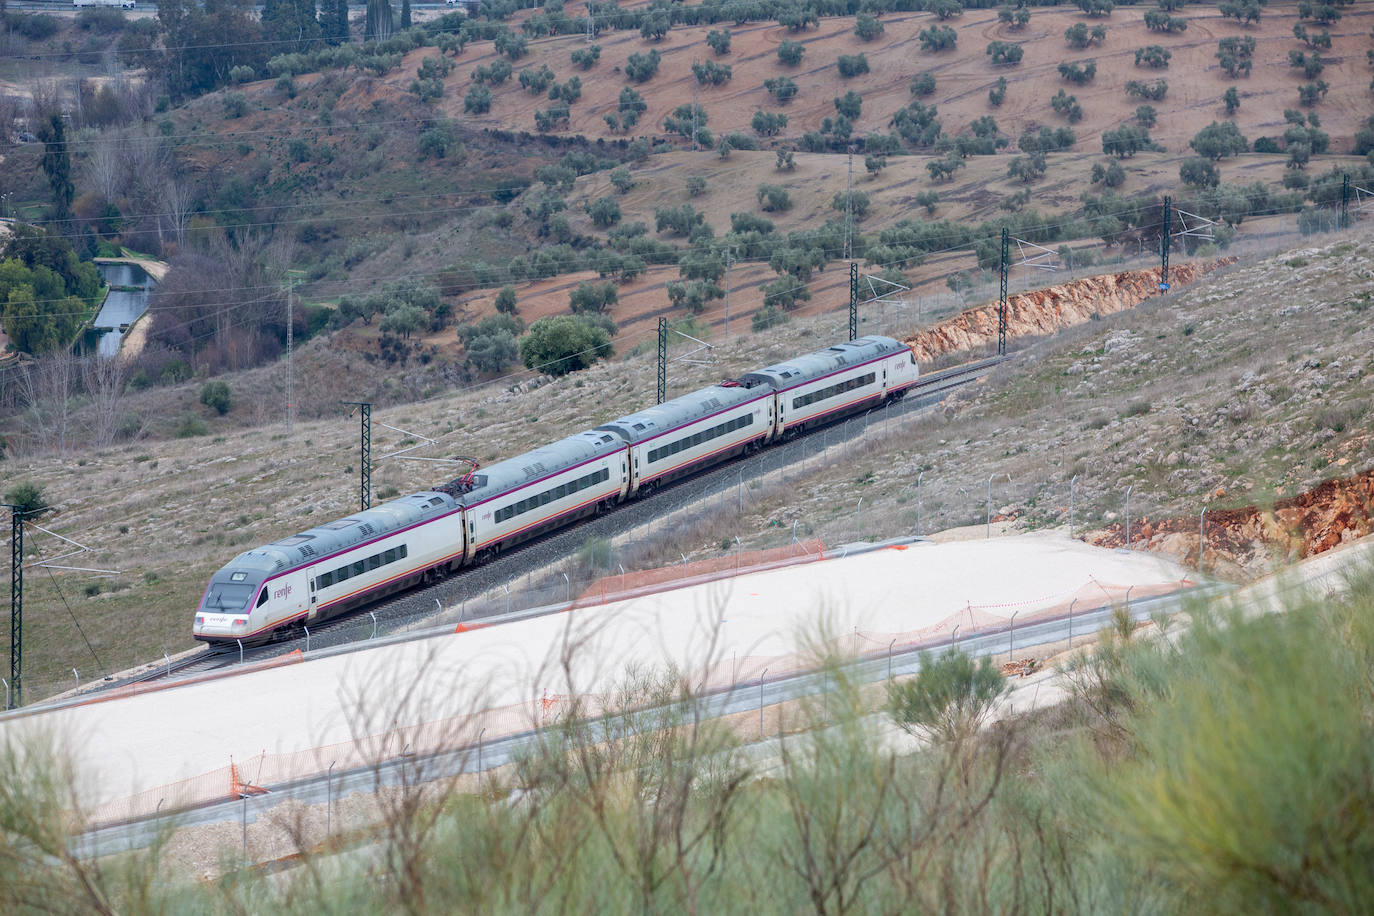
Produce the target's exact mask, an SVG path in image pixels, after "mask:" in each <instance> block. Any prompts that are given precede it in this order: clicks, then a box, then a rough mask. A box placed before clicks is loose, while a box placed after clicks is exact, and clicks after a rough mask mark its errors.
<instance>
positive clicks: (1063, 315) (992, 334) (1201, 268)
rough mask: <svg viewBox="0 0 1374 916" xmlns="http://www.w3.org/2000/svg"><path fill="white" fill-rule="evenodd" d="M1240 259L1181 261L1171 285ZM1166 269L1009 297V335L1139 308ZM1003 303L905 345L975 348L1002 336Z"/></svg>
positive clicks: (921, 349) (930, 350)
mask: <svg viewBox="0 0 1374 916" xmlns="http://www.w3.org/2000/svg"><path fill="white" fill-rule="evenodd" d="M1236 260H1237V259H1236V258H1234V257H1228V258H1219V259H1217V260H1215V261H1202V262H1198V263H1193V264H1178V265H1175V266H1173V267H1171V268H1170V270H1169V283H1170V286H1171V287H1177V286H1182V285H1184V284H1187V283H1191V282H1193V281H1194V280H1196V279H1197V278H1198V277H1201V276H1203V275H1204V274H1208V273H1211V272H1212V271H1214V270H1216V269H1217V268H1219V267H1224V266H1226V265H1228V264H1234V263H1235V262H1236ZM1160 275H1161V270H1160V268H1158V267H1152V268H1149V269H1145V270H1127V271H1123V272H1121V273H1116V274H1103V275H1101V276H1097V277H1084V278H1083V279H1082V280H1074V281H1073V282H1071V283H1065V284H1062V285H1059V286H1047V287H1045V288H1044V289H1037V290H1031V291H1030V292H1026V293H1021V294H1019V295H1015V296H1009V297H1008V298H1007V334H1008V336H1010V337H1025V336H1038V335H1043V334H1053V333H1055V331H1057V330H1059V329H1060V328H1064V327H1068V326H1069V325H1072V324H1081V323H1082V322H1085V321H1090V320H1092V318H1093V317H1094V316H1095V315H1110V314H1113V313H1116V312H1122V311H1125V310H1126V309H1130V308H1134V307H1135V306H1137V305H1139V304H1140V303H1142V302H1144V301H1145V300H1146V299H1148V298H1149V297H1150V296H1154V295H1158V293H1159V281H1160ZM997 312H998V305H997V303H990V304H988V305H980V306H978V307H976V308H971V309H969V310H967V311H965V312H961V313H960V314H958V315H956V316H954V317H953V318H951V319H949V320H947V321H942V322H940V323H939V324H937V325H936V326H935V327H933V328H929V329H928V330H924V331H921V332H920V333H918V334H916V335H915V336H913V337H909V338H907V339H906V340H905V341H903V342H904V343H906V344H907V345H909V346H910V347H911V349H912V351H913V352H914V353H915V354H916V358H917V359H918V360H921V361H930V360H933V359H935V358H936V357H938V356H942V355H944V354H946V353H953V352H957V351H960V350H972V349H975V348H977V347H981V346H984V345H986V344H989V343H993V342H995V341H996V340H997Z"/></svg>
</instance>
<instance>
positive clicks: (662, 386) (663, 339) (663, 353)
mask: <svg viewBox="0 0 1374 916" xmlns="http://www.w3.org/2000/svg"><path fill="white" fill-rule="evenodd" d="M667 397H668V319H667V318H660V319H658V401H657V403H659V404H662V403H663V402H664V400H665V399H666V398H667Z"/></svg>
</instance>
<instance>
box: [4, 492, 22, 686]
mask: <svg viewBox="0 0 1374 916" xmlns="http://www.w3.org/2000/svg"><path fill="white" fill-rule="evenodd" d="M0 505H4V507H5V508H7V509H9V510H10V687H11V689H12V691H13V697H12V699H11V701H10V708H11V709H14V708H16V707H17V706H19V704H20V690H21V689H22V684H21V680H20V678H21V677H22V675H23V670H24V510H23V508H21V507H19V506H13V505H9V504H7V503H5V504H0Z"/></svg>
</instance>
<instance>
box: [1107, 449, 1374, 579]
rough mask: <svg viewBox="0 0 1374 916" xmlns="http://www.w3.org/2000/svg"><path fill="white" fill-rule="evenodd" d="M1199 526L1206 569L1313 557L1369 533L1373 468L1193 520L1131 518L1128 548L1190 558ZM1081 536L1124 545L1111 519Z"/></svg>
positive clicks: (1121, 530)
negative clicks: (1264, 503) (1265, 503)
mask: <svg viewBox="0 0 1374 916" xmlns="http://www.w3.org/2000/svg"><path fill="white" fill-rule="evenodd" d="M1216 495H1218V496H1224V495H1225V494H1224V493H1219V494H1216ZM1200 522H1201V525H1200V524H1199V523H1200ZM1199 527H1201V528H1202V529H1203V532H1204V534H1203V539H1204V541H1205V550H1204V553H1203V557H1202V561H1203V564H1204V565H1207V566H1222V567H1226V566H1234V567H1237V568H1240V569H1249V570H1255V571H1262V570H1257V569H1256V567H1262V568H1267V567H1268V565H1269V564H1270V563H1272V562H1273V561H1274V560H1279V561H1283V560H1289V561H1293V560H1302V559H1305V558H1307V557H1311V556H1315V555H1317V554H1319V553H1323V552H1325V551H1327V550H1330V549H1331V548H1333V547H1337V546H1339V545H1341V544H1343V543H1345V542H1346V541H1351V540H1354V539H1356V538H1360V537H1363V536H1365V535H1367V534H1369V533H1370V532H1371V531H1374V470H1369V471H1363V472H1361V473H1359V474H1355V475H1353V476H1351V477H1333V478H1331V479H1330V480H1325V481H1323V482H1322V483H1320V484H1318V485H1317V486H1316V487H1314V488H1313V489H1311V490H1308V491H1307V492H1305V493H1299V494H1297V495H1296V496H1291V497H1287V498H1285V499H1280V500H1278V501H1277V502H1275V503H1274V504H1273V505H1272V506H1242V507H1240V508H1237V509H1216V510H1209V511H1208V512H1207V514H1206V516H1205V517H1203V518H1201V519H1199V517H1197V516H1190V517H1186V518H1180V517H1171V518H1162V519H1150V518H1148V517H1147V518H1142V519H1140V520H1139V521H1138V522H1133V523H1132V526H1131V535H1130V536H1131V546H1133V547H1136V548H1142V547H1143V548H1145V549H1148V550H1156V551H1159V552H1161V553H1167V554H1171V555H1173V556H1176V557H1179V558H1180V559H1183V560H1187V561H1194V562H1195V561H1196V560H1197V559H1198V531H1199ZM1083 540H1084V541H1085V542H1087V543H1089V544H1094V545H1096V546H1099V547H1124V546H1126V531H1125V525H1124V523H1123V524H1114V525H1112V526H1111V527H1109V528H1106V529H1104V530H1101V531H1096V532H1092V533H1090V534H1088V535H1086V536H1084V538H1083Z"/></svg>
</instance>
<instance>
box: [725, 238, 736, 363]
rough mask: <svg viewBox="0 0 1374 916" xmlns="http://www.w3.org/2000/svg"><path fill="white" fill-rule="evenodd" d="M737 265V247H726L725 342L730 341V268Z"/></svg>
mask: <svg viewBox="0 0 1374 916" xmlns="http://www.w3.org/2000/svg"><path fill="white" fill-rule="evenodd" d="M734 266H735V249H734V246H733V245H732V246H730V247H729V248H727V249H725V343H726V344H727V345H728V344H729V343H730V268H732V267H734Z"/></svg>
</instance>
